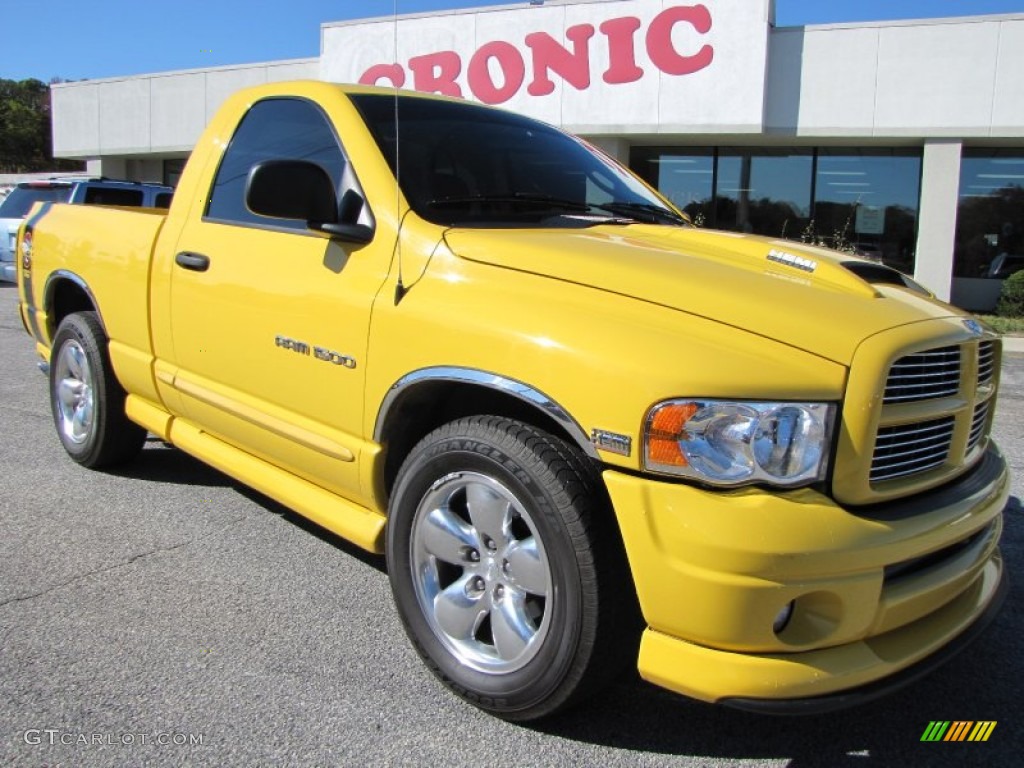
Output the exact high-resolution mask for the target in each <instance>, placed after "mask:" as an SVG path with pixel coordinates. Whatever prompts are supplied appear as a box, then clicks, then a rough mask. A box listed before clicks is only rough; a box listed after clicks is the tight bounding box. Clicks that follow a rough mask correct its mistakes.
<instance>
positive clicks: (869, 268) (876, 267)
mask: <svg viewBox="0 0 1024 768" xmlns="http://www.w3.org/2000/svg"><path fill="white" fill-rule="evenodd" d="M840 266H842V267H843V268H845V269H846V270H847V271H849V272H852V273H853V274H854V275H856V276H857V277H859V278H860V279H861V280H863V281H864V282H865V283H868V284H870V285H898V286H900V287H902V288H909V289H910V290H912V291H915V292H917V293H920V294H921V295H922V296H931V295H932V294H931V291H929V290H928V289H927V288H925V287H924V286H923V285H921V284H920V283H918V282H915V281H914V280H912V279H910V278H909V277H907V276H906V275H904V274H903V273H902V272H897V271H896V270H895V269H893V268H892V267H887V266H885V265H884V264H875V263H873V262H870V261H844V262H841V263H840Z"/></svg>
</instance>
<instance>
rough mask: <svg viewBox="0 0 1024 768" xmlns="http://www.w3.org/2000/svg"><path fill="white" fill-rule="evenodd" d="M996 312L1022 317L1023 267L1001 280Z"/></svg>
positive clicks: (1023, 295)
mask: <svg viewBox="0 0 1024 768" xmlns="http://www.w3.org/2000/svg"><path fill="white" fill-rule="evenodd" d="M996 314H997V315H999V316H1000V317H1024V269H1022V270H1020V271H1019V272H1014V273H1013V274H1012V275H1010V276H1009V277H1008V278H1006V280H1004V281H1003V291H1002V293H1001V294H999V303H998V304H996Z"/></svg>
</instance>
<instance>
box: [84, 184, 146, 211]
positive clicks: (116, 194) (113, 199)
mask: <svg viewBox="0 0 1024 768" xmlns="http://www.w3.org/2000/svg"><path fill="white" fill-rule="evenodd" d="M83 202H84V203H85V204H86V205H125V206H134V207H138V206H140V205H142V190H141V189H120V188H116V187H89V188H88V189H86V190H85V199H84V200H83Z"/></svg>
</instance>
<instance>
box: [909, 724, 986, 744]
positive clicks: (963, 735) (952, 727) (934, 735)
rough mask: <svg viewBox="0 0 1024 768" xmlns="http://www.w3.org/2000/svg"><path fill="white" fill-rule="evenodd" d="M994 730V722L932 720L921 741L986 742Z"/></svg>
mask: <svg viewBox="0 0 1024 768" xmlns="http://www.w3.org/2000/svg"><path fill="white" fill-rule="evenodd" d="M995 729H996V721H995V720H978V721H974V720H953V721H949V720H932V721H931V722H930V723H928V727H927V728H925V729H924V733H922V734H921V741H988V737H989V736H991V735H992V731H994V730H995Z"/></svg>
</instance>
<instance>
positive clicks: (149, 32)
mask: <svg viewBox="0 0 1024 768" xmlns="http://www.w3.org/2000/svg"><path fill="white" fill-rule="evenodd" d="M680 2H683V0H680ZM396 4H397V7H398V13H400V14H405V13H425V12H427V13H429V12H431V11H437V10H443V9H451V8H471V7H480V6H487V5H511V6H515V5H528V4H529V0H518V2H516V1H515V0H512V1H511V2H510V0H171V2H163V3H161V2H150V1H148V0H88V1H85V2H84V1H83V0H45V2H43V1H41V0H33V1H32V2H28V0H0V28H2V29H3V42H2V43H0V78H6V79H12V80H22V79H25V78H30V77H31V78H36V79H38V80H42V81H44V82H49V81H50V80H51V79H53V78H58V77H59V78H63V79H67V80H82V79H95V78H101V77H117V76H122V75H137V74H144V73H150V72H165V71H169V70H177V69H193V68H198V67H216V66H223V65H229V64H248V63H253V62H261V61H276V60H280V59H299V58H310V57H316V56H319V54H320V24H321V23H323V22H328V21H346V20H349V19H359V18H373V17H380V16H390V15H392V13H393V12H394V10H395V6H396ZM994 13H1024V0H776V2H775V22H776V24H777V25H778V26H802V25H805V24H832V23H842V22H862V21H884V20H891V19H913V18H931V17H943V16H974V15H982V14H994Z"/></svg>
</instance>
